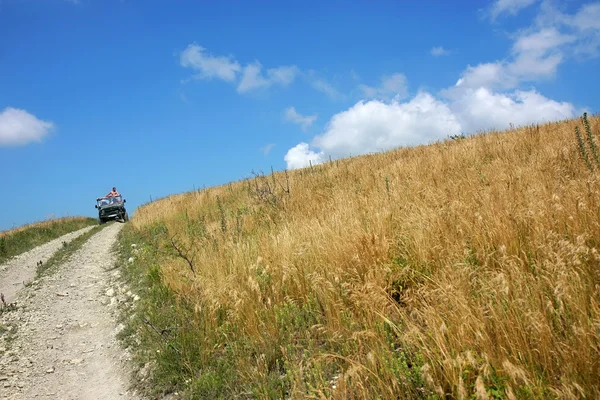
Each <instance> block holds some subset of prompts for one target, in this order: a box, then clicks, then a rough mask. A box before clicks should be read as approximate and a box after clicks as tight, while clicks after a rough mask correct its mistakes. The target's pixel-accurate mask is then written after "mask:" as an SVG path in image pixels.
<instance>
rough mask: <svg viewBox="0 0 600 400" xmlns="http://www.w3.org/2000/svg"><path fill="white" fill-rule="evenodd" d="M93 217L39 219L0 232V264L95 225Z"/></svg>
mask: <svg viewBox="0 0 600 400" xmlns="http://www.w3.org/2000/svg"><path fill="white" fill-rule="evenodd" d="M97 223H98V222H97V221H96V219H95V218H88V217H65V218H54V219H48V220H45V221H39V222H35V223H31V224H27V225H23V226H19V227H16V228H13V229H9V230H6V231H1V232H0V264H1V263H3V262H4V261H6V260H8V259H9V258H11V257H13V256H16V255H18V254H21V253H23V252H25V251H27V250H30V249H32V248H34V247H36V246H39V245H41V244H44V243H47V242H49V241H51V240H52V239H56V238H57V237H60V236H62V235H65V234H67V233H69V232H73V231H76V230H79V229H82V228H84V227H86V226H90V225H95V224H97Z"/></svg>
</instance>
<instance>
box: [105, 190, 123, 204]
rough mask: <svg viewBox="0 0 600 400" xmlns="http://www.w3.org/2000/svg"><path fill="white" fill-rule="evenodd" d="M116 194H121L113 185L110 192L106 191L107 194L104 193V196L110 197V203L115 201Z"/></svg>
mask: <svg viewBox="0 0 600 400" xmlns="http://www.w3.org/2000/svg"><path fill="white" fill-rule="evenodd" d="M118 196H121V193H119V192H117V188H116V187H113V188H112V190H111V191H110V192H108V194H107V195H106V197H108V198H111V197H112V201H111V203H115V202H116V201H117V197H118Z"/></svg>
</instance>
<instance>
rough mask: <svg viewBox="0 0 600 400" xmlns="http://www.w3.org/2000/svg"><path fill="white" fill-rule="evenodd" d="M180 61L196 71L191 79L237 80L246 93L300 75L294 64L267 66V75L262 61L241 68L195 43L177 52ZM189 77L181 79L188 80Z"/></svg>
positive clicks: (285, 83) (232, 60)
mask: <svg viewBox="0 0 600 400" xmlns="http://www.w3.org/2000/svg"><path fill="white" fill-rule="evenodd" d="M179 62H180V64H181V66H182V67H184V68H191V69H193V70H194V71H196V74H195V75H194V76H193V78H196V79H212V78H217V79H221V80H224V81H227V82H236V83H237V91H238V92H239V93H246V92H249V91H251V90H256V89H260V88H268V87H271V86H273V85H279V86H288V85H289V84H291V83H292V82H293V81H294V79H295V78H296V76H297V75H298V74H299V72H300V71H299V69H298V67H296V66H295V65H291V66H281V67H276V68H269V69H267V71H266V75H264V74H263V72H262V69H263V67H262V64H261V63H260V62H259V61H257V60H255V61H254V62H252V63H249V64H247V65H246V66H244V67H242V65H241V64H240V63H239V62H238V61H237V60H236V59H235V58H233V57H231V56H229V57H225V56H215V55H212V54H209V53H207V52H206V49H205V48H204V47H202V46H199V45H197V44H195V43H194V44H190V45H189V46H188V47H187V48H186V49H185V50H184V51H182V52H181V53H180V54H179ZM188 81H189V79H183V80H182V81H181V82H182V83H187V82H188Z"/></svg>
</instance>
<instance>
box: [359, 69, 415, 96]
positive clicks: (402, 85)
mask: <svg viewBox="0 0 600 400" xmlns="http://www.w3.org/2000/svg"><path fill="white" fill-rule="evenodd" d="M358 87H359V88H360V90H362V92H363V93H364V95H365V96H366V97H367V98H375V97H378V98H383V99H389V98H390V97H398V98H404V97H406V96H407V95H408V86H407V83H406V76H404V74H400V73H397V74H393V75H387V76H384V77H382V78H381V83H380V84H379V86H376V87H373V86H367V85H363V84H361V85H358Z"/></svg>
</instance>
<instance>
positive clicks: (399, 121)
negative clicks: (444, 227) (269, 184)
mask: <svg viewBox="0 0 600 400" xmlns="http://www.w3.org/2000/svg"><path fill="white" fill-rule="evenodd" d="M453 96H454V97H452V98H448V99H444V100H442V99H438V98H436V97H434V96H433V95H432V94H430V93H427V92H420V93H418V94H417V95H416V96H415V97H413V98H412V99H411V100H410V101H407V102H404V103H402V102H399V101H398V100H392V101H391V102H385V101H381V100H370V101H360V102H358V103H356V104H355V105H354V106H352V107H350V108H349V109H348V110H346V111H343V112H340V113H338V114H336V115H334V116H333V117H332V118H331V120H330V121H329V123H328V125H327V127H326V129H325V132H324V133H323V134H321V135H318V136H316V137H314V139H313V140H312V141H311V143H310V144H308V143H304V142H303V143H300V144H298V145H297V146H295V147H293V148H291V149H290V150H289V151H288V152H287V154H286V156H285V158H284V159H285V161H286V163H287V166H288V168H290V169H295V168H302V167H306V166H307V165H309V160H310V161H311V162H312V164H313V165H314V164H317V163H320V162H322V161H324V160H326V159H327V158H328V157H329V156H332V157H346V156H351V155H359V154H366V153H371V152H378V151H382V150H388V149H392V148H396V147H400V146H413V145H418V144H426V143H431V142H434V141H437V140H441V139H446V138H447V137H448V136H450V135H456V134H459V133H461V132H462V133H474V132H477V131H482V130H486V129H506V128H508V127H509V126H510V125H511V124H512V125H515V126H523V125H527V124H530V123H540V122H549V121H556V120H561V119H566V118H572V117H573V116H574V115H575V114H576V110H575V107H574V106H573V105H572V104H570V103H568V102H557V101H555V100H552V99H548V98H546V97H544V96H543V95H541V94H539V93H537V92H536V91H534V90H530V91H521V90H515V91H513V92H509V93H500V92H494V91H491V90H489V89H486V88H484V87H480V88H478V89H468V90H463V91H460V92H455V93H453Z"/></svg>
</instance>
